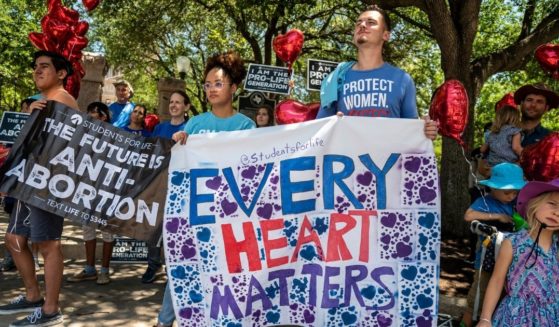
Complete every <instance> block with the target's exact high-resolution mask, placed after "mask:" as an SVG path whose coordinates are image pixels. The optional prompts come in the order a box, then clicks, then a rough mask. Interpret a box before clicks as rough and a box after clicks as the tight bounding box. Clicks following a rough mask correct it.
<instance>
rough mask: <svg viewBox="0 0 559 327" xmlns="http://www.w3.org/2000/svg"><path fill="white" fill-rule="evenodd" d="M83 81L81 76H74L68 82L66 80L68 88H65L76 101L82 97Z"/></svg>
mask: <svg viewBox="0 0 559 327" xmlns="http://www.w3.org/2000/svg"><path fill="white" fill-rule="evenodd" d="M81 80H82V78H81V76H80V75H79V74H72V75H70V77H68V80H66V86H65V87H64V88H65V89H66V91H68V93H70V94H71V95H72V96H73V97H74V98H76V99H77V98H78V96H79V95H80V83H81Z"/></svg>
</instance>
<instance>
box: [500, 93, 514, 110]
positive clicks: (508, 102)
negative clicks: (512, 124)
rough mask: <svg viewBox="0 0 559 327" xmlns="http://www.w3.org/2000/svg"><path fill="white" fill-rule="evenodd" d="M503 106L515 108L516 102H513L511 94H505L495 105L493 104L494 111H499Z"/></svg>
mask: <svg viewBox="0 0 559 327" xmlns="http://www.w3.org/2000/svg"><path fill="white" fill-rule="evenodd" d="M504 106H511V107H513V108H517V107H516V102H514V94H513V93H507V94H505V95H504V96H503V97H502V98H501V100H499V101H497V103H495V111H497V110H499V109H501V108H502V107H504Z"/></svg>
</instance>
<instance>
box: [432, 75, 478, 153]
mask: <svg viewBox="0 0 559 327" xmlns="http://www.w3.org/2000/svg"><path fill="white" fill-rule="evenodd" d="M468 103H469V101H468V93H467V92H466V89H465V88H464V85H462V83H460V81H458V80H453V79H451V80H448V81H446V82H444V83H443V84H442V85H441V86H439V87H438V88H437V90H436V91H435V93H434V94H433V97H432V99H431V106H430V107H429V117H430V118H431V119H433V120H436V121H438V122H439V133H440V134H441V135H443V136H446V137H450V138H453V139H455V140H456V142H458V144H460V145H461V146H464V141H462V139H461V136H462V133H463V132H464V129H465V128H466V125H467V124H468Z"/></svg>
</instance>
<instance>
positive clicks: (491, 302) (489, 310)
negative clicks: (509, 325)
mask: <svg viewBox="0 0 559 327" xmlns="http://www.w3.org/2000/svg"><path fill="white" fill-rule="evenodd" d="M511 262H512V244H511V242H510V240H504V241H503V243H501V249H500V250H499V255H498V256H497V261H496V262H495V269H494V270H493V274H492V275H491V279H490V280H489V284H488V285H487V289H486V291H485V298H484V299H483V309H482V311H481V315H480V318H479V323H478V324H477V325H478V327H487V326H491V317H492V316H493V312H495V307H496V306H497V303H498V302H499V298H500V297H501V292H502V291H503V286H504V285H505V281H506V278H507V272H508V270H509V266H510V264H511Z"/></svg>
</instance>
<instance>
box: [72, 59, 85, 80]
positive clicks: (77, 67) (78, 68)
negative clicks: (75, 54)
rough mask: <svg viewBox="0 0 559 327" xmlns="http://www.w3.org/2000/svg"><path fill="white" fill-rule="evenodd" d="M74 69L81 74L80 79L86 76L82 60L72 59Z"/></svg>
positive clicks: (75, 72)
mask: <svg viewBox="0 0 559 327" xmlns="http://www.w3.org/2000/svg"><path fill="white" fill-rule="evenodd" d="M72 69H73V70H74V74H77V75H80V79H81V78H82V77H84V76H85V70H84V69H83V66H82V64H81V62H79V61H72Z"/></svg>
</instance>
